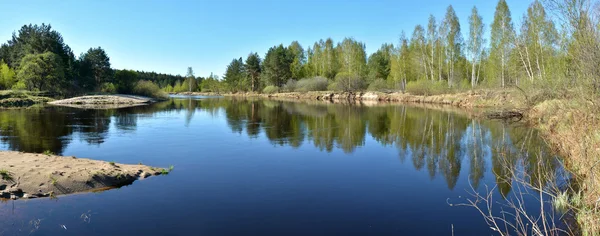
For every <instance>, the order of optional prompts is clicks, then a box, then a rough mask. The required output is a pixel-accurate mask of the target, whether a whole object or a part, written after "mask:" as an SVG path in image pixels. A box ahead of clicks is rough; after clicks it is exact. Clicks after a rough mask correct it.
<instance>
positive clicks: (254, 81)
mask: <svg viewBox="0 0 600 236" xmlns="http://www.w3.org/2000/svg"><path fill="white" fill-rule="evenodd" d="M244 67H245V68H246V74H247V75H248V79H249V80H250V82H249V84H250V91H252V92H254V91H256V90H257V89H258V88H259V79H260V73H261V72H262V70H261V60H260V57H259V56H258V54H257V53H250V54H249V55H248V57H247V58H246V62H245V64H244Z"/></svg>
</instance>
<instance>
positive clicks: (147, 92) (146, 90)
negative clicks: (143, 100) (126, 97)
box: [133, 80, 168, 99]
mask: <svg viewBox="0 0 600 236" xmlns="http://www.w3.org/2000/svg"><path fill="white" fill-rule="evenodd" d="M133 93H134V94H137V95H141V96H147V97H152V98H158V99H166V98H167V97H168V95H167V94H166V93H165V92H164V91H162V90H160V88H159V87H158V85H156V84H154V83H152V82H151V81H147V80H140V81H138V82H137V83H135V86H133Z"/></svg>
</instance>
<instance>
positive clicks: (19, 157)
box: [0, 151, 169, 199]
mask: <svg viewBox="0 0 600 236" xmlns="http://www.w3.org/2000/svg"><path fill="white" fill-rule="evenodd" d="M168 171H169V170H167V169H162V168H154V167H150V166H145V165H141V164H140V165H126V164H119V163H110V162H105V161H97V160H90V159H83V158H76V157H64V156H56V155H46V154H34V153H22V152H9V151H2V152H0V177H1V178H0V198H10V199H19V198H38V197H51V196H56V195H63V194H70V193H77V192H86V191H93V190H100V189H107V188H116V187H121V186H124V185H129V184H131V183H133V182H134V181H135V180H138V179H145V178H148V177H150V176H155V175H160V174H163V173H167V172H168Z"/></svg>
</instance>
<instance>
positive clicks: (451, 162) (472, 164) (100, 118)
mask: <svg viewBox="0 0 600 236" xmlns="http://www.w3.org/2000/svg"><path fill="white" fill-rule="evenodd" d="M171 112H176V113H185V124H183V125H185V126H186V127H187V126H189V125H190V123H191V122H193V121H194V115H195V113H197V112H205V113H208V114H211V115H212V116H214V117H220V116H224V118H225V119H226V121H227V124H228V127H229V128H230V129H231V131H232V132H235V133H238V134H245V135H247V136H248V137H250V138H257V137H259V136H262V135H264V136H265V137H266V138H267V139H268V140H269V141H270V142H271V143H272V144H274V145H281V146H291V147H300V146H302V145H313V146H314V147H315V148H318V149H320V150H321V151H324V152H333V151H334V150H342V151H343V152H345V153H353V152H354V151H356V149H358V148H360V147H362V146H364V145H365V140H366V137H367V135H369V136H370V137H372V139H373V140H375V141H377V142H378V143H380V144H381V145H384V146H390V147H395V148H396V149H397V152H398V155H399V159H400V160H401V161H409V162H410V163H411V164H412V165H413V166H414V168H415V169H417V170H423V171H427V173H428V174H429V176H430V177H431V178H432V179H433V178H437V177H441V178H443V179H444V180H445V181H446V184H447V187H448V188H449V189H454V188H455V187H456V185H457V182H458V178H459V176H460V173H461V171H462V172H465V171H466V172H468V174H469V175H468V176H469V180H470V183H471V184H472V185H473V186H474V187H475V188H477V187H478V186H479V185H480V183H481V182H482V180H483V178H484V173H489V170H487V169H486V168H488V167H490V166H491V169H492V170H491V172H492V173H493V174H494V177H495V179H496V183H497V185H498V189H499V191H500V193H501V194H502V195H503V196H506V195H507V194H508V193H509V192H510V191H511V183H512V179H513V178H514V176H511V175H512V173H514V172H513V171H509V170H510V169H507V168H505V167H506V165H508V166H510V167H511V168H517V166H522V168H523V169H524V170H525V171H526V172H527V173H528V174H529V175H530V176H532V178H531V180H530V181H532V182H536V181H538V179H536V178H538V177H539V175H540V173H542V172H540V170H539V168H541V167H540V166H543V168H545V169H546V170H547V171H554V170H556V169H557V167H558V163H557V161H556V159H555V158H552V155H547V154H549V153H550V152H549V150H548V149H547V148H546V145H545V144H544V143H543V142H542V139H540V138H538V137H537V132H536V131H535V130H532V129H528V128H525V127H520V126H515V125H508V124H505V123H502V122H492V121H483V120H482V121H480V120H472V119H469V118H467V117H465V116H463V115H459V114H455V113H452V112H441V111H436V110H432V109H423V108H414V107H406V106H399V105H377V106H361V105H340V104H325V103H304V102H303V103H301V102H282V101H272V100H245V99H192V98H190V99H182V98H177V99H171V100H169V101H166V102H161V103H157V104H153V105H151V106H142V107H132V108H124V109H118V110H82V109H73V108H63V107H47V108H32V109H27V110H4V111H0V142H1V143H2V144H4V145H5V146H7V148H8V149H10V150H17V151H25V152H43V151H46V150H49V151H52V152H54V153H58V154H61V153H62V152H63V151H64V150H65V147H66V146H67V145H68V144H69V143H70V142H71V141H72V140H73V138H74V137H78V138H80V139H82V140H84V141H86V142H87V143H88V144H90V145H102V143H103V142H104V141H105V140H106V139H107V135H108V134H109V130H110V129H117V130H119V131H123V132H135V131H136V127H137V124H138V121H139V120H140V119H144V118H146V117H152V116H153V115H156V114H161V113H171ZM111 124H112V126H111ZM489 162H491V163H489ZM539 163H543V165H539ZM467 164H468V167H463V165H467ZM465 168H466V169H465Z"/></svg>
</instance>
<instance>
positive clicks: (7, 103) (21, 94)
mask: <svg viewBox="0 0 600 236" xmlns="http://www.w3.org/2000/svg"><path fill="white" fill-rule="evenodd" d="M52 100H53V99H51V98H49V97H44V96H43V93H40V92H31V91H20V90H0V107H5V108H6V107H29V106H33V105H35V104H43V103H47V102H50V101H52Z"/></svg>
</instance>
